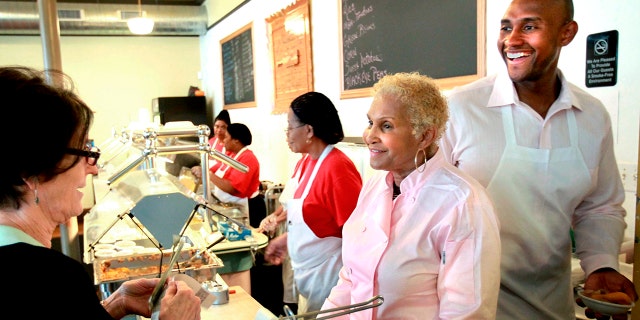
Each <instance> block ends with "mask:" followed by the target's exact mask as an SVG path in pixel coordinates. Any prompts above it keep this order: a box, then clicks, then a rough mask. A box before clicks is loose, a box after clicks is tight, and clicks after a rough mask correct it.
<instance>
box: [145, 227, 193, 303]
mask: <svg viewBox="0 0 640 320" xmlns="http://www.w3.org/2000/svg"><path fill="white" fill-rule="evenodd" d="M185 242H186V240H185V237H180V241H179V242H178V243H177V244H176V245H175V247H174V249H173V254H172V255H171V261H170V262H169V265H168V266H167V270H165V272H163V273H162V276H161V277H160V282H158V284H157V285H156V287H155V288H154V289H153V292H152V293H151V297H149V310H153V308H154V307H155V305H156V303H158V299H159V298H160V295H161V294H162V292H164V284H165V283H166V282H167V278H168V277H169V274H171V271H172V270H173V265H174V264H175V263H176V261H177V260H178V256H180V251H182V246H183V245H184V243H185Z"/></svg>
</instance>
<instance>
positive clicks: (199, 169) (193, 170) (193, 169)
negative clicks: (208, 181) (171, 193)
mask: <svg viewBox="0 0 640 320" xmlns="http://www.w3.org/2000/svg"><path fill="white" fill-rule="evenodd" d="M191 173H193V175H194V176H195V177H196V178H198V180H202V167H201V166H193V167H191Z"/></svg>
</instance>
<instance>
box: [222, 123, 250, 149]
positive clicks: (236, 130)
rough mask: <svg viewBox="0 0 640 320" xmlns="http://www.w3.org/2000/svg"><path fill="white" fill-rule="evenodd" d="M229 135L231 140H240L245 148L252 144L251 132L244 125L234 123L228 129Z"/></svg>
mask: <svg viewBox="0 0 640 320" xmlns="http://www.w3.org/2000/svg"><path fill="white" fill-rule="evenodd" d="M227 133H228V134H229V137H231V139H238V140H239V141H240V143H242V144H243V145H245V146H248V145H250V144H251V139H252V138H251V131H250V130H249V128H248V127H247V126H245V125H244V124H242V123H232V124H230V125H229V126H228V127H227Z"/></svg>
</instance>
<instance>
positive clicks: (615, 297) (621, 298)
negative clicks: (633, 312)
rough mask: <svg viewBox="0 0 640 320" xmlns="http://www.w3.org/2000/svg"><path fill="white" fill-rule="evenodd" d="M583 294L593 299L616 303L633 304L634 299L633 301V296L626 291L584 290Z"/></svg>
mask: <svg viewBox="0 0 640 320" xmlns="http://www.w3.org/2000/svg"><path fill="white" fill-rule="evenodd" d="M582 295H584V296H585V297H588V298H591V299H595V300H600V301H605V302H611V303H615V304H622V305H631V303H633V301H631V298H630V297H629V296H628V295H627V294H626V293H624V292H605V291H604V290H584V291H583V292H582Z"/></svg>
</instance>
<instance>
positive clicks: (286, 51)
mask: <svg viewBox="0 0 640 320" xmlns="http://www.w3.org/2000/svg"><path fill="white" fill-rule="evenodd" d="M266 21H267V24H268V31H269V44H270V46H271V55H272V56H271V58H272V62H273V83H274V109H273V111H272V113H273V114H279V113H285V112H287V110H288V109H289V105H290V103H291V101H293V99H295V98H296V97H298V96H299V95H301V94H303V93H306V92H309V91H313V60H312V50H311V32H310V27H309V25H310V23H309V21H310V9H309V1H308V0H298V1H296V3H294V4H292V5H290V6H288V7H287V8H285V9H283V10H281V11H280V12H278V13H275V14H274V15H272V16H271V17H269V18H267V19H266Z"/></svg>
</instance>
